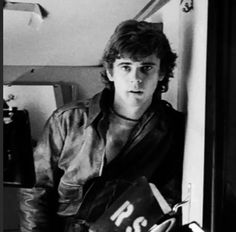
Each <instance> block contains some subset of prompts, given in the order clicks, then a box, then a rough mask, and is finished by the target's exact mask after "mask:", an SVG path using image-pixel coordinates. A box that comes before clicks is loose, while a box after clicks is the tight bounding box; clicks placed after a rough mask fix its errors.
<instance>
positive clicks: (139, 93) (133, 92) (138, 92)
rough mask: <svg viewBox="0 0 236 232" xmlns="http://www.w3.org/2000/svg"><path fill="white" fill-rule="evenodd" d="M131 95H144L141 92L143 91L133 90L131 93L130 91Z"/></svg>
mask: <svg viewBox="0 0 236 232" xmlns="http://www.w3.org/2000/svg"><path fill="white" fill-rule="evenodd" d="M129 93H132V94H135V95H142V94H143V91H141V90H131V91H129Z"/></svg>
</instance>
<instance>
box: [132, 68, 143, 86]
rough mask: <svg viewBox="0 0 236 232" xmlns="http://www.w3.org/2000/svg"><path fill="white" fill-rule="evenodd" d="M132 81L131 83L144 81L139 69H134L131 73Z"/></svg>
mask: <svg viewBox="0 0 236 232" xmlns="http://www.w3.org/2000/svg"><path fill="white" fill-rule="evenodd" d="M130 82H131V83H142V82H143V80H142V74H141V72H140V71H139V70H138V69H134V70H133V72H131V73H130Z"/></svg>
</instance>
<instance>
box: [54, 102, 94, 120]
mask: <svg viewBox="0 0 236 232" xmlns="http://www.w3.org/2000/svg"><path fill="white" fill-rule="evenodd" d="M89 105H90V99H87V100H82V101H81V100H80V101H73V102H70V103H67V104H65V105H63V106H61V107H59V108H57V109H56V110H55V111H54V112H53V114H54V115H55V116H57V117H60V116H61V115H63V114H64V113H68V114H70V113H72V112H74V111H79V112H81V113H82V112H86V111H87V109H88V108H89Z"/></svg>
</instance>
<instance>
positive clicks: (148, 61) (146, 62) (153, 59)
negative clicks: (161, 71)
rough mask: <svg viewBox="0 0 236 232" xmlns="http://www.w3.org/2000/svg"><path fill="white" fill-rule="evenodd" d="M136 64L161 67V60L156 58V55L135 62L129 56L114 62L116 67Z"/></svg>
mask: <svg viewBox="0 0 236 232" xmlns="http://www.w3.org/2000/svg"><path fill="white" fill-rule="evenodd" d="M123 63H124V64H136V65H155V66H159V65H160V59H159V58H157V57H156V55H150V56H146V57H144V58H139V59H138V60H134V59H132V58H130V57H129V56H123V57H121V58H117V59H116V60H115V62H114V65H120V64H123Z"/></svg>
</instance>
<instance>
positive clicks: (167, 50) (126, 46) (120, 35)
mask: <svg viewBox="0 0 236 232" xmlns="http://www.w3.org/2000/svg"><path fill="white" fill-rule="evenodd" d="M153 54H155V55H156V56H157V58H159V59H160V74H161V75H164V78H163V80H162V81H159V83H158V87H157V90H156V91H158V92H166V91H167V90H168V82H169V78H171V77H173V69H174V67H175V61H176V58H177V55H176V53H174V52H172V50H171V47H170V44H169V41H168V39H167V38H166V36H165V34H164V33H163V32H162V31H161V30H160V29H159V28H157V26H156V24H154V23H149V22H145V21H136V20H126V21H124V22H122V23H120V24H119V25H118V26H117V28H116V29H115V32H114V33H113V35H112V36H111V38H110V40H109V41H108V44H107V46H106V48H105V50H104V53H103V57H102V63H103V67H104V70H103V71H102V72H101V77H102V80H103V82H104V83H105V86H106V87H107V88H110V89H113V88H114V85H113V82H111V81H109V79H108V77H107V75H106V70H108V71H109V72H110V73H111V74H112V71H113V63H114V62H115V60H116V59H119V58H122V57H129V58H130V59H132V60H134V61H138V60H141V59H143V58H145V57H147V56H150V55H153Z"/></svg>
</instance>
